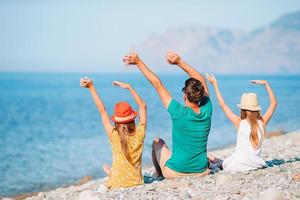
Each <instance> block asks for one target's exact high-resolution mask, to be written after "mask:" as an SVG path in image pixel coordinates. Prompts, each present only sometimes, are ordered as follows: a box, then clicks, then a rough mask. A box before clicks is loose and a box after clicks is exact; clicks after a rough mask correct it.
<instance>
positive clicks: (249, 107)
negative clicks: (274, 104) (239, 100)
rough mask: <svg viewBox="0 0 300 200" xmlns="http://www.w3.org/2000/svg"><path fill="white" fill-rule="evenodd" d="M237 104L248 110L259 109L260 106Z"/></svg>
mask: <svg viewBox="0 0 300 200" xmlns="http://www.w3.org/2000/svg"><path fill="white" fill-rule="evenodd" d="M237 106H238V107H239V108H240V109H243V110H250V111H260V110H261V107H260V106H246V105H241V104H237Z"/></svg>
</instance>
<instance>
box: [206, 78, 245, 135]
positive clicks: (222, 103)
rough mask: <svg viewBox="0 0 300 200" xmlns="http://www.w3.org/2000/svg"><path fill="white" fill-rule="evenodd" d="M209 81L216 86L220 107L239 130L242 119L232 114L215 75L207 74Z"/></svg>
mask: <svg viewBox="0 0 300 200" xmlns="http://www.w3.org/2000/svg"><path fill="white" fill-rule="evenodd" d="M207 79H208V81H209V82H210V83H211V84H212V85H213V86H214V89H215V92H216V96H217V99H218V102H219V105H220V106H221V108H222V110H223V111H224V113H225V114H226V116H227V117H228V119H229V120H230V121H231V122H232V123H233V125H234V126H235V128H236V129H238V127H239V125H240V122H241V118H240V117H239V116H237V115H236V114H234V113H233V112H232V110H231V109H230V108H229V107H228V106H227V105H226V103H225V101H224V99H223V97H222V94H221V92H220V90H219V86H218V82H217V79H216V78H215V76H214V75H209V74H207Z"/></svg>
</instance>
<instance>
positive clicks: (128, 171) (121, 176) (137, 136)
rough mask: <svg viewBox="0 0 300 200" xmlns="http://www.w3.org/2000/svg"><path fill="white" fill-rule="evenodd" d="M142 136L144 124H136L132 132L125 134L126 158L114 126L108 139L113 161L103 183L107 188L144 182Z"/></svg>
mask: <svg viewBox="0 0 300 200" xmlns="http://www.w3.org/2000/svg"><path fill="white" fill-rule="evenodd" d="M144 138H145V125H144V124H140V125H138V126H137V127H136V130H135V132H134V134H133V135H131V136H127V145H128V155H129V156H128V157H129V160H128V158H126V155H125V154H124V151H123V147H122V141H121V137H120V135H119V132H118V130H117V129H116V128H114V129H113V131H112V134H111V140H110V143H111V147H112V158H113V162H112V167H111V170H110V173H109V179H108V180H107V182H106V184H105V185H106V186H107V187H108V188H111V189H113V188H120V187H131V186H135V185H140V184H143V183H144V181H143V176H142V169H141V161H142V152H143V146H144Z"/></svg>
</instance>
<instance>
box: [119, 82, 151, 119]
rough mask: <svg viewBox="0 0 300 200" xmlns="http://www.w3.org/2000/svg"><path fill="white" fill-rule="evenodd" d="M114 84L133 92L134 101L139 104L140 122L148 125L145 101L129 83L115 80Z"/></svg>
mask: <svg viewBox="0 0 300 200" xmlns="http://www.w3.org/2000/svg"><path fill="white" fill-rule="evenodd" d="M113 85H114V86H119V87H120V88H124V89H128V90H129V92H130V93H131V95H132V96H133V98H134V101H135V102H136V104H137V105H138V106H139V115H140V124H145V125H146V123H147V106H146V104H145V102H144V101H143V99H142V98H141V97H140V96H139V95H138V93H137V92H136V91H135V90H134V89H133V88H132V87H131V85H130V84H128V83H122V82H119V81H114V82H113Z"/></svg>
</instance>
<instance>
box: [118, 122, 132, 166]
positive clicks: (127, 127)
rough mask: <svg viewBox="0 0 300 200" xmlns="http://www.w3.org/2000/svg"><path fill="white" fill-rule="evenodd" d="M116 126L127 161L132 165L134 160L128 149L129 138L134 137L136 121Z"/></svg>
mask: <svg viewBox="0 0 300 200" xmlns="http://www.w3.org/2000/svg"><path fill="white" fill-rule="evenodd" d="M115 126H116V129H117V131H118V134H119V136H120V140H121V146H122V150H123V153H124V155H125V157H126V159H127V160H128V161H129V162H130V163H132V158H131V156H130V153H129V148H128V137H129V136H132V135H134V133H135V123H134V121H132V122H128V123H123V124H120V123H115Z"/></svg>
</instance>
